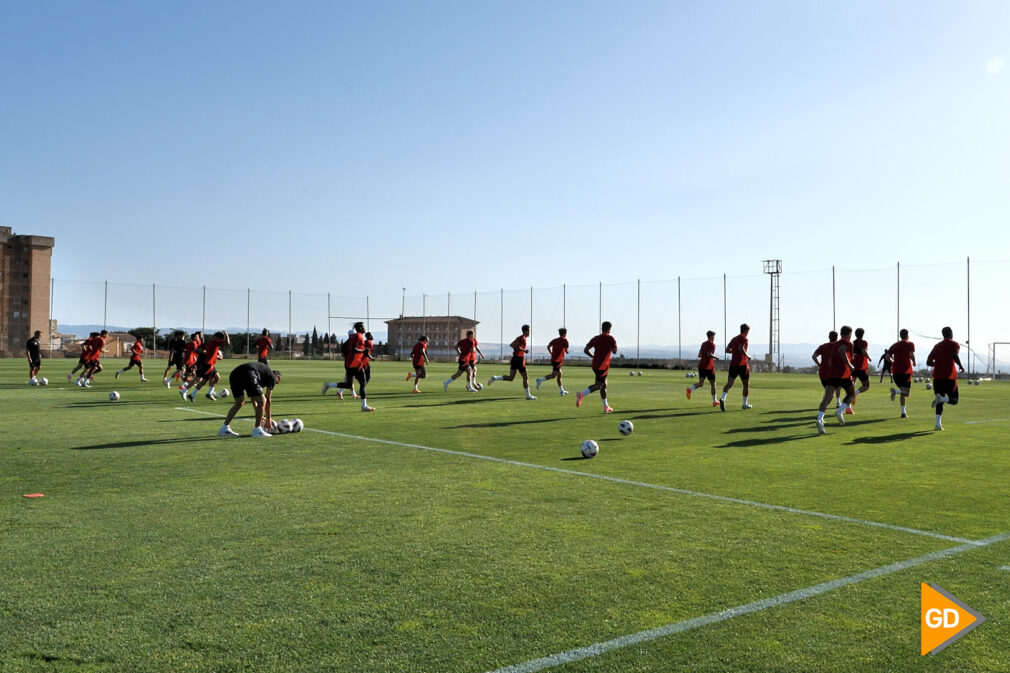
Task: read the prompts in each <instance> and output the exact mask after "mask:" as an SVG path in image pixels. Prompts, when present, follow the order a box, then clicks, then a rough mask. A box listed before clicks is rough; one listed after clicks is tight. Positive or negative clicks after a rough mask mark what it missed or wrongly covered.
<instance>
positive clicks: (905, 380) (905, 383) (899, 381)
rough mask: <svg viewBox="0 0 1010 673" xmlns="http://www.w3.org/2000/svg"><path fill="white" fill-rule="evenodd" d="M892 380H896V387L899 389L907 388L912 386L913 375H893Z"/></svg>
mask: <svg viewBox="0 0 1010 673" xmlns="http://www.w3.org/2000/svg"><path fill="white" fill-rule="evenodd" d="M891 378H893V379H894V383H895V385H897V386H898V387H899V388H907V387H909V386H910V385H912V375H911V374H893V375H892V376H891Z"/></svg>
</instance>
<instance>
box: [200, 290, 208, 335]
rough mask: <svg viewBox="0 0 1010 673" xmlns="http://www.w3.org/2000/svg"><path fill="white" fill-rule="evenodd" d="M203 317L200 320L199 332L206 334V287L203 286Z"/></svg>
mask: <svg viewBox="0 0 1010 673" xmlns="http://www.w3.org/2000/svg"><path fill="white" fill-rule="evenodd" d="M202 316H203V317H201V318H200V331H201V332H203V333H204V334H206V333H207V286H206V285H204V286H203V314H202Z"/></svg>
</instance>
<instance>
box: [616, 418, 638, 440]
mask: <svg viewBox="0 0 1010 673" xmlns="http://www.w3.org/2000/svg"><path fill="white" fill-rule="evenodd" d="M617 431H618V432H620V433H621V434H622V435H625V436H627V435H630V434H631V433H633V432H634V431H635V425H634V424H633V423H632V422H631V421H621V422H620V423H618V424H617Z"/></svg>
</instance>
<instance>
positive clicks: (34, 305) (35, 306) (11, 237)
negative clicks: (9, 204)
mask: <svg viewBox="0 0 1010 673" xmlns="http://www.w3.org/2000/svg"><path fill="white" fill-rule="evenodd" d="M54 242H55V241H54V239H53V238H51V237H49V236H32V235H30V234H29V235H17V234H15V233H14V232H13V231H12V230H11V228H10V227H0V246H2V247H3V255H2V256H0V351H2V352H4V353H6V354H11V355H23V354H24V349H25V342H26V341H27V340H28V339H29V338H30V337H31V335H32V333H33V332H34V331H35V330H40V331H41V332H42V350H43V351H48V350H49V341H50V340H49V286H50V285H49V284H50V272H51V262H52V256H53V244H54Z"/></svg>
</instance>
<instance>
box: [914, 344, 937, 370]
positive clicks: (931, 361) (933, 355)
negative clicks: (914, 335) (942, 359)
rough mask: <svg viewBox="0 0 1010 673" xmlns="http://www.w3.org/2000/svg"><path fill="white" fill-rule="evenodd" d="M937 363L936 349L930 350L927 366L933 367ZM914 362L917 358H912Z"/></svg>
mask: <svg viewBox="0 0 1010 673" xmlns="http://www.w3.org/2000/svg"><path fill="white" fill-rule="evenodd" d="M935 363H936V349H935V348H934V349H933V350H931V351H929V355H927V356H926V366H927V367H932V366H933V365H934V364H935ZM912 364H915V360H912Z"/></svg>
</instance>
